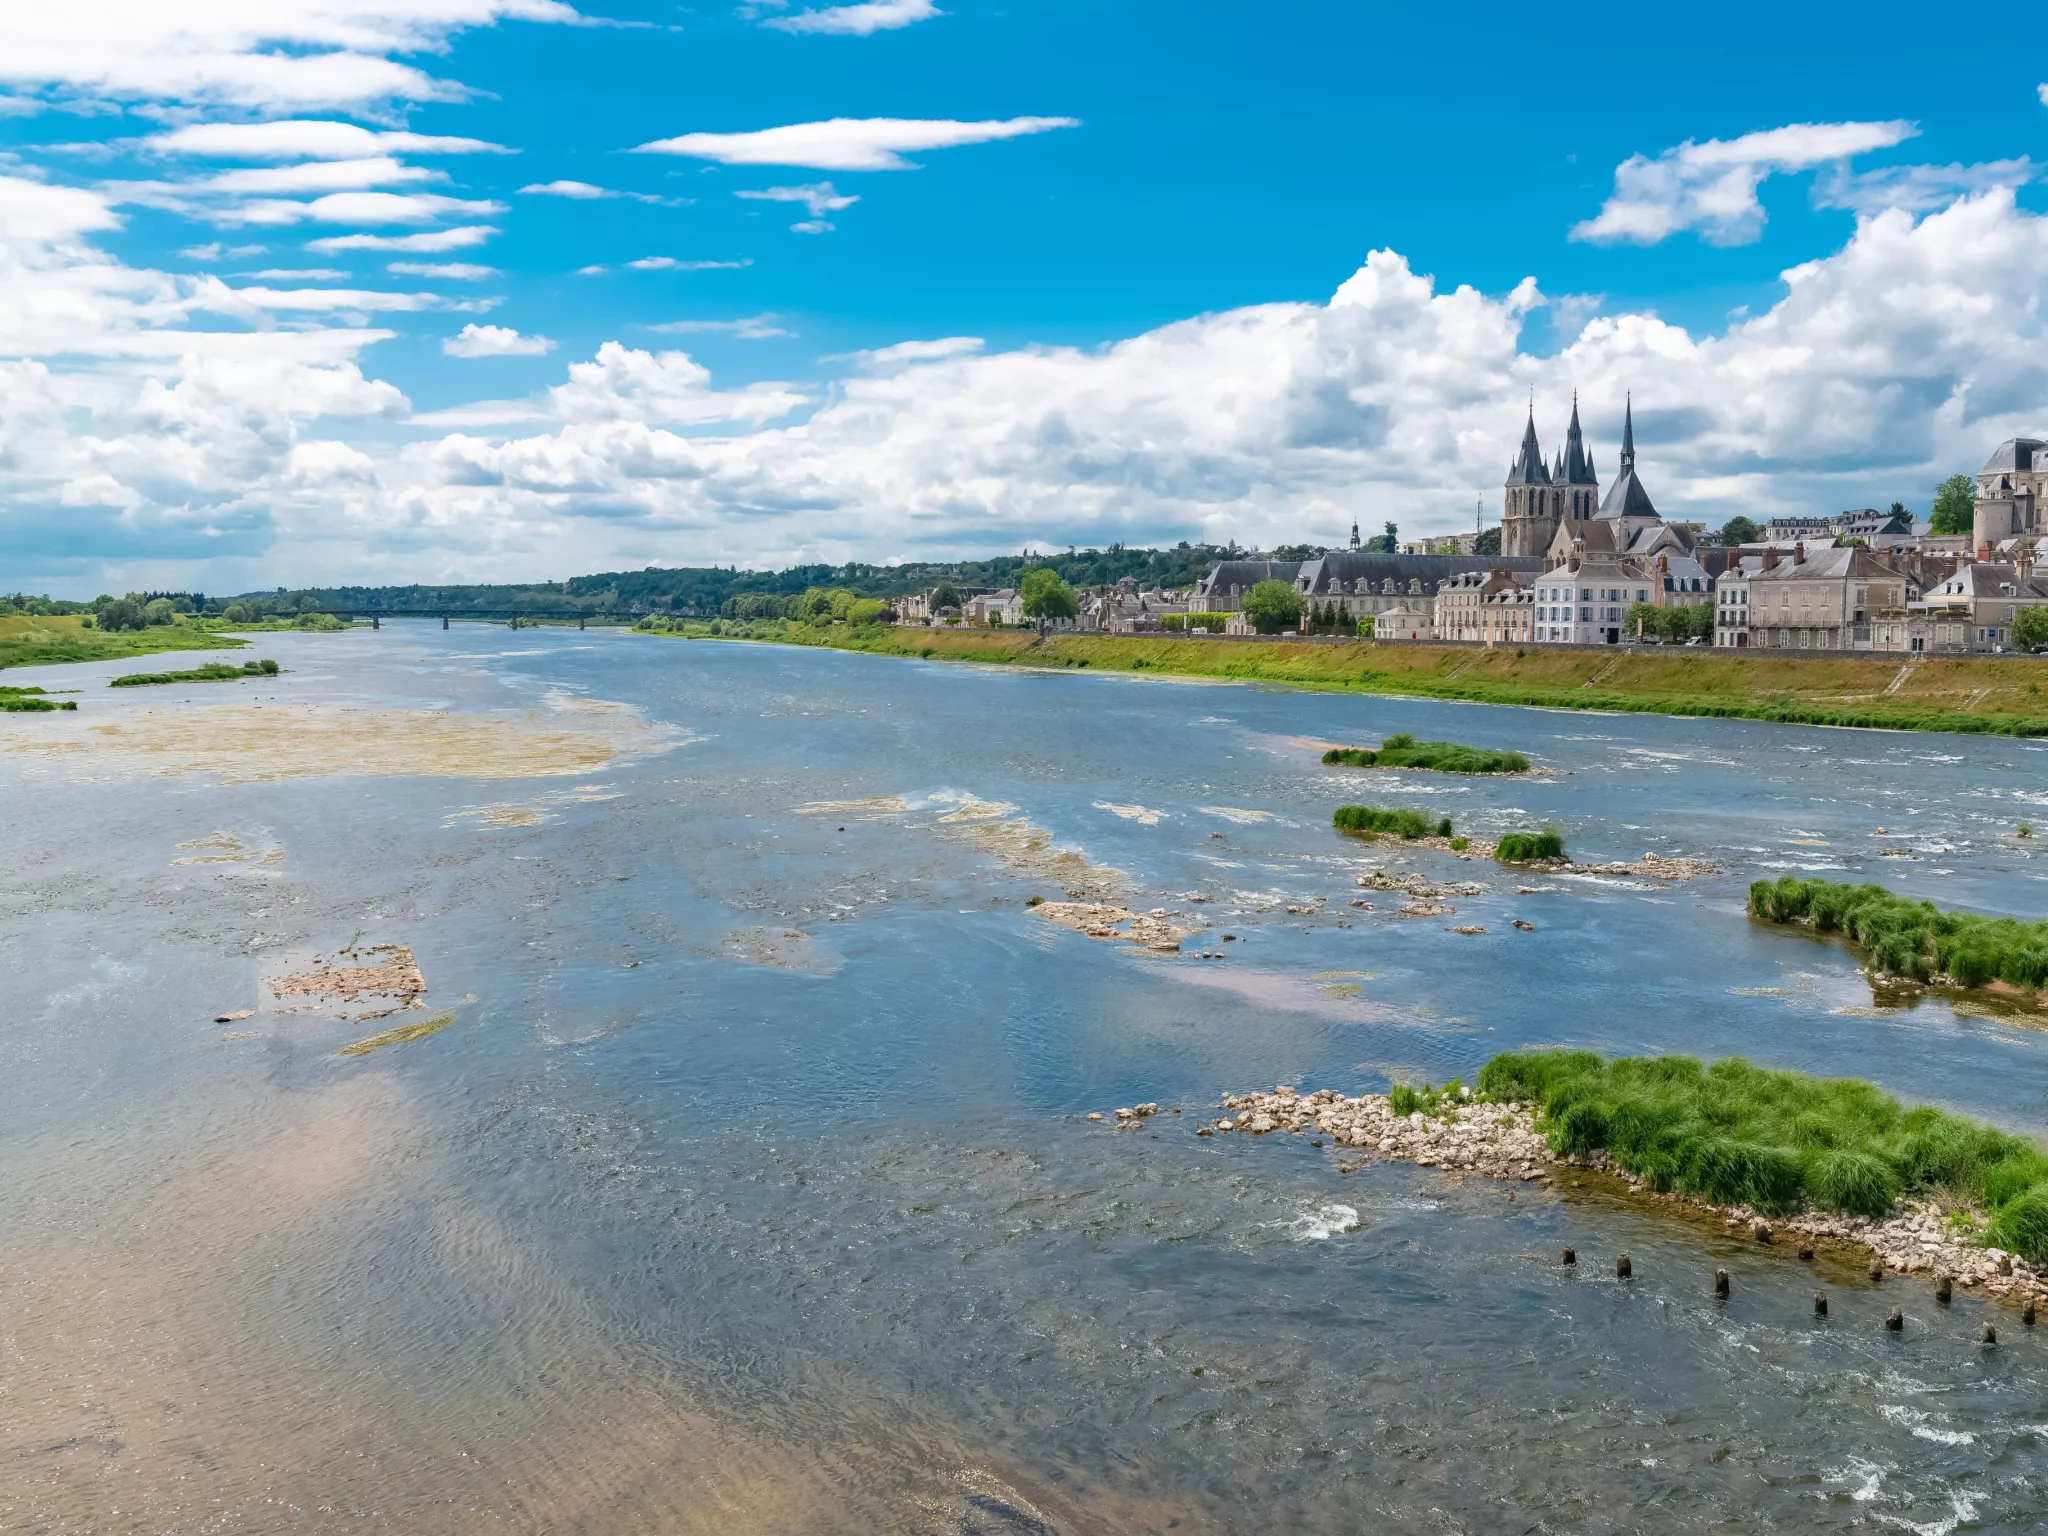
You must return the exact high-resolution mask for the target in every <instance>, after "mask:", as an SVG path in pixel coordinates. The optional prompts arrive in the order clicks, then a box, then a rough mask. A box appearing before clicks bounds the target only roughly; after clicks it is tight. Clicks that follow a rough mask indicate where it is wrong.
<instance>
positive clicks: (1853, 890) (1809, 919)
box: [1749, 875, 2048, 989]
mask: <svg viewBox="0 0 2048 1536" xmlns="http://www.w3.org/2000/svg"><path fill="white" fill-rule="evenodd" d="M1749 915H1750V916H1751V917H1754V918H1758V919H1760V920H1762V921H1764V922H1770V923H1797V924H1801V925H1804V926H1806V927H1810V928H1812V929H1813V930H1814V931H1815V932H1817V933H1839V934H1841V935H1842V936H1843V937H1844V938H1846V939H1848V940H1849V941H1850V942H1851V943H1853V944H1857V945H1860V946H1861V947H1862V948H1864V949H1866V950H1868V951H1869V953H1870V958H1871V961H1872V963H1873V964H1874V965H1875V966H1876V967H1877V969H1879V970H1880V971H1884V972H1888V973H1889V974H1891V975H1893V976H1902V977H1905V978H1906V979H1907V980H1909V981H1919V982H1926V983H1930V984H1933V985H1942V984H1947V985H1951V986H1958V987H1984V986H1989V985H1991V984H1992V983H1994V982H2004V983H2005V984H2006V985H2008V986H2012V987H2025V988H2029V989H2038V988H2040V987H2043V986H2048V922H2031V923H2030V922H2023V921H2021V920H2020V919H2018V918H2012V917H1979V916H1977V915H1976V914H1975V913H1971V912H1944V911H1942V909H1941V908H1939V907H1937V906H1936V905H1935V904H1934V903H1933V902H1931V901H1915V900H1913V899H1912V898H1911V897H1909V896H1901V895H1899V893H1898V892H1896V891H1891V890H1887V889H1886V888H1885V887H1883V886H1881V885H1843V884H1840V883H1838V882H1836V881H1833V880H1799V879H1795V878H1794V877H1792V876H1791V875H1787V876H1785V877H1784V878H1783V879H1781V880H1759V881H1757V882H1756V883H1755V884H1754V885H1752V886H1751V887H1750V888H1749Z"/></svg>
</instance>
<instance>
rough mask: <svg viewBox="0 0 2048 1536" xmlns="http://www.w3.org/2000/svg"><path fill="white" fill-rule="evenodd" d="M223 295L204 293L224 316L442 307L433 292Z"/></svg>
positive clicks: (250, 291) (252, 290)
mask: <svg viewBox="0 0 2048 1536" xmlns="http://www.w3.org/2000/svg"><path fill="white" fill-rule="evenodd" d="M223 293H224V294H227V295H232V298H227V297H223V296H222V294H203V295H202V297H204V298H205V299H206V301H207V302H206V306H205V307H207V308H209V309H213V310H216V311H219V312H221V313H227V314H233V313H238V312H240V311H242V310H244V309H247V310H250V311H256V310H279V309H289V310H332V311H345V312H347V313H350V314H371V313H376V312H379V311H398V312H403V311H407V310H419V309H437V308H440V307H441V299H440V297H439V295H437V294H432V293H387V292H384V291H383V290H381V289H374V288H267V287H243V288H227V287H225V285H223Z"/></svg>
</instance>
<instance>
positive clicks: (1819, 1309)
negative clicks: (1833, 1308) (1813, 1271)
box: [1813, 1291, 1828, 1317]
mask: <svg viewBox="0 0 2048 1536" xmlns="http://www.w3.org/2000/svg"><path fill="white" fill-rule="evenodd" d="M1813 1315H1814V1316H1815V1317H1826V1316H1827V1315H1828V1293H1827V1292H1826V1291H1815V1292H1814V1293H1813Z"/></svg>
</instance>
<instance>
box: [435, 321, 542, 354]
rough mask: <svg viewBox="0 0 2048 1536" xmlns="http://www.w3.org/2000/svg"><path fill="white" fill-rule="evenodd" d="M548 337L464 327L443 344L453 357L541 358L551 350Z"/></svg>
mask: <svg viewBox="0 0 2048 1536" xmlns="http://www.w3.org/2000/svg"><path fill="white" fill-rule="evenodd" d="M554 345H555V344H554V343H553V342H552V341H549V340H548V339H547V337H545V336H522V335H520V334H519V332H517V331H515V330H513V329H511V328H510V327H509V326H503V325H465V326H464V327H463V328H462V331H461V334H459V335H455V336H450V337H448V338H447V339H446V340H445V341H443V342H442V343H441V350H442V351H443V352H445V353H447V354H448V355H449V356H450V357H539V356H541V355H542V354H543V353H546V352H549V351H552V350H553V349H554Z"/></svg>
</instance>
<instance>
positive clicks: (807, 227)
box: [789, 219, 839, 235]
mask: <svg viewBox="0 0 2048 1536" xmlns="http://www.w3.org/2000/svg"><path fill="white" fill-rule="evenodd" d="M789 227H790V228H791V229H792V230H794V231H795V232H796V233H797V234H800V235H829V234H831V233H832V231H833V230H835V229H837V228H838V227H839V226H838V225H837V224H834V223H833V222H832V221H831V220H830V219H799V220H797V222H796V223H794V224H792V225H790V226H789Z"/></svg>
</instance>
